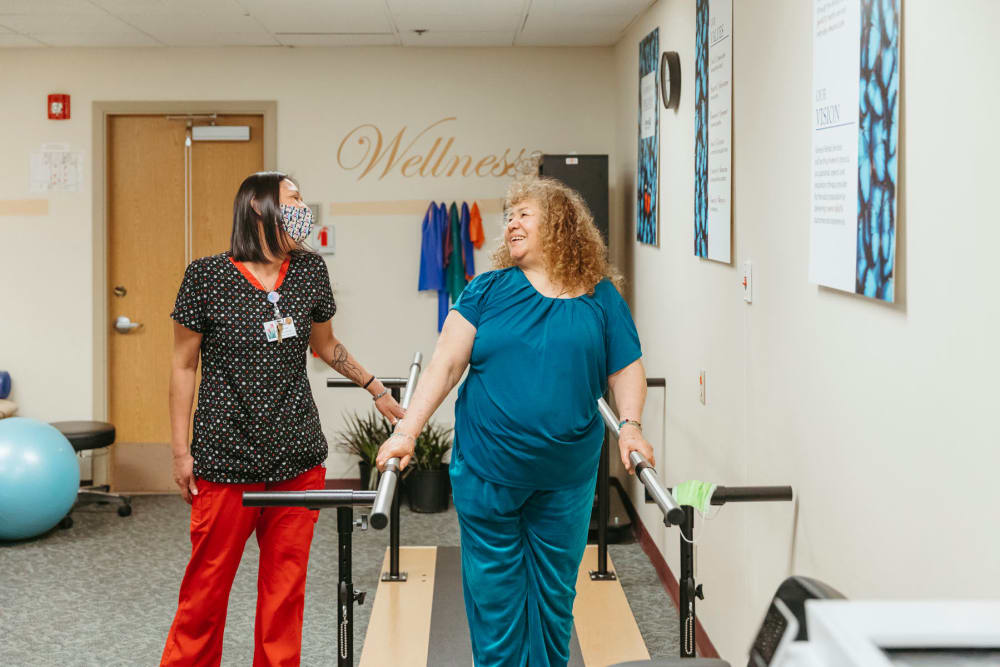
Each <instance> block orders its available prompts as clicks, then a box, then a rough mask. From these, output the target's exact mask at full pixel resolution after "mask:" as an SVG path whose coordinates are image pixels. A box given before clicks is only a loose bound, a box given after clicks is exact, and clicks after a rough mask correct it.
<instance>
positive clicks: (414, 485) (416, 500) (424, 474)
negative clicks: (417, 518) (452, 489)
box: [405, 422, 451, 512]
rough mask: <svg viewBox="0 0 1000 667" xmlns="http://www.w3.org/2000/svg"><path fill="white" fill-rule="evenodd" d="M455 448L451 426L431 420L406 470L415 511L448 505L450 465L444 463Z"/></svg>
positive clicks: (407, 482)
mask: <svg viewBox="0 0 1000 667" xmlns="http://www.w3.org/2000/svg"><path fill="white" fill-rule="evenodd" d="M450 449H451V429H450V428H445V427H443V426H440V425H438V424H435V423H433V422H428V424H427V425H426V426H425V427H424V430H423V431H421V432H420V435H419V436H418V437H417V441H416V444H415V446H414V448H413V460H412V462H411V463H410V465H409V466H407V469H406V471H405V480H406V493H407V496H408V498H409V502H410V509H411V510H412V511H414V512H443V511H445V510H446V509H448V492H449V483H448V467H447V466H445V465H444V464H443V463H442V459H443V458H444V455H445V454H447V453H448V450H450Z"/></svg>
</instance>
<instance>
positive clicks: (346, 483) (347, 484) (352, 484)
mask: <svg viewBox="0 0 1000 667" xmlns="http://www.w3.org/2000/svg"><path fill="white" fill-rule="evenodd" d="M326 488H327V489H350V490H351V491H360V490H361V480H359V479H358V478H357V477H355V478H353V479H328V480H326Z"/></svg>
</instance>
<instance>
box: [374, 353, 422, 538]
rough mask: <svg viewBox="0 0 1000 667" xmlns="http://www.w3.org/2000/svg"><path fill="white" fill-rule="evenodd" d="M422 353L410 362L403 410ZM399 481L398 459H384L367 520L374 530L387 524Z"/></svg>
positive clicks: (418, 374) (411, 390)
mask: <svg viewBox="0 0 1000 667" xmlns="http://www.w3.org/2000/svg"><path fill="white" fill-rule="evenodd" d="M422 361H423V355H422V354H421V353H420V352H417V353H416V354H415V355H414V356H413V363H412V364H410V376H409V378H407V380H406V387H405V388H404V389H403V400H402V401H400V403H399V405H400V407H401V408H403V410H406V409H407V408H408V407H410V400H411V399H412V398H413V392H414V390H415V389H416V388H417V378H419V377H420V363H421V362H422ZM398 482H399V459H398V458H395V457H393V458H391V459H389V460H388V461H386V464H385V470H384V471H383V472H382V477H381V479H379V483H378V491H377V492H376V493H375V503H374V504H373V505H372V512H371V516H370V517H368V522H369V524H371V527H372V528H374V529H376V530H382V529H383V528H385V527H386V526H388V525H389V512H390V511H391V509H392V501H393V498H395V496H396V488H397V486H398Z"/></svg>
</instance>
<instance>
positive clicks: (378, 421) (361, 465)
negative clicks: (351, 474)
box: [337, 410, 392, 490]
mask: <svg viewBox="0 0 1000 667" xmlns="http://www.w3.org/2000/svg"><path fill="white" fill-rule="evenodd" d="M344 419H345V421H346V422H347V426H346V427H345V428H344V430H342V431H340V432H339V433H338V434H337V436H338V438H339V440H338V441H337V447H338V448H339V449H341V450H342V451H345V452H349V453H351V454H354V455H355V456H357V457H358V459H359V461H358V471H359V473H360V474H359V478H360V488H361V489H362V490H372V489H375V488H376V487H377V486H378V469H377V468H376V467H375V457H376V456H378V448H379V446H380V445H381V444H382V443H383V442H384V441H385V440H386V438H388V437H389V435H390V434H391V433H392V427H391V426H390V425H389V420H388V419H386V418H385V417H383V416H382V415H381V414H379V413H377V412H375V410H372V411H371V413H370V414H367V415H364V416H362V415H359V414H357V413H355V414H352V415H347V416H345V418H344Z"/></svg>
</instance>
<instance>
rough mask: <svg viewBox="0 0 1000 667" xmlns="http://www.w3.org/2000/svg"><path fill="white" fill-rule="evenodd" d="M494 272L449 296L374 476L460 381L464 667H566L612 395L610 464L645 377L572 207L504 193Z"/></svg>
mask: <svg viewBox="0 0 1000 667" xmlns="http://www.w3.org/2000/svg"><path fill="white" fill-rule="evenodd" d="M505 210H506V212H507V224H506V227H505V229H504V237H503V242H502V244H501V246H500V248H499V249H498V250H497V252H496V253H495V255H494V263H495V265H496V270H493V271H489V272H486V273H483V274H481V275H479V276H477V277H476V278H475V279H473V280H472V282H470V283H469V284H468V286H467V287H466V288H465V291H464V292H462V296H461V298H460V299H459V300H458V302H457V303H456V304H455V305H454V307H453V309H452V311H453V312H451V313H449V314H448V318H447V319H446V320H445V324H444V328H443V329H442V331H441V336H440V338H439V339H438V342H437V347H436V349H435V351H434V356H433V358H432V359H431V363H430V364H429V365H428V367H427V370H426V371H425V372H424V374H423V376H422V377H421V380H420V384H419V385H418V387H417V390H416V392H415V393H414V396H413V399H412V401H411V404H410V409H409V411H408V412H407V414H406V416H405V417H404V418H403V419H402V420H401V421H400V422H399V424H398V425H397V427H396V430H395V432H394V433H393V435H392V437H390V438H389V439H388V440H386V441H385V442H384V443H383V444H382V448H381V450H380V451H379V455H378V461H377V463H378V466H379V469H382V468H383V467H384V465H385V462H386V461H388V460H389V459H390V458H392V457H398V458H399V459H400V465H401V467H404V468H405V467H406V465H407V464H408V463H409V461H410V459H411V457H412V456H413V446H414V438H415V437H416V435H417V434H418V433H419V432H420V430H421V429H422V428H423V426H424V424H425V423H426V422H427V420H428V419H429V418H430V416H431V415H432V414H433V413H434V411H435V410H436V409H437V407H438V406H439V405H440V404H441V401H442V400H443V399H444V397H445V396H446V395H447V394H448V392H449V391H451V389H452V388H453V387H454V386H455V385H456V384H457V383H458V381H459V380H460V379H461V377H462V375H463V373H464V372H465V370H466V368H468V370H469V374H468V377H467V378H466V380H465V382H464V383H463V385H462V387H461V389H460V390H459V394H458V401H457V403H456V404H455V446H454V451H453V453H452V459H451V469H450V472H451V481H452V491H453V494H454V499H455V509H456V510H457V512H458V518H459V523H460V526H461V539H462V582H463V587H464V593H465V606H466V613H467V615H468V620H469V630H470V635H471V637H472V650H473V655H474V657H475V662H476V665H482V666H489V667H494V666H500V665H503V666H507V665H510V666H512V667H520V666H523V665H530V666H531V667H542V666H548V665H565V664H566V663H567V661H568V660H569V640H570V633H571V630H572V626H573V599H574V597H575V595H576V590H575V586H576V578H577V572H578V570H579V567H580V561H581V559H582V558H583V551H584V547H585V546H586V541H587V530H588V527H589V523H590V511H591V506H592V503H593V495H594V484H595V481H596V477H597V465H598V459H599V457H600V452H601V444H602V441H603V437H604V426H603V423H602V421H601V417H600V415H599V414H598V411H597V399H598V398H599V397H600V396H602V395H603V394H604V393H605V391H606V390H607V388H608V387H609V386H610V387H611V389H612V391H614V394H615V402H616V404H617V407H618V410H619V413H620V415H621V417H622V419H623V420H624V421H623V423H622V427H621V437H620V438H619V441H618V443H619V449H620V454H621V459H622V463H623V464H624V465H625V467H626V468H629V472H632V471H631V466H630V464H629V461H628V454H629V452H630V451H632V450H635V451H638V452H640V453H642V454H643V456H645V457H646V458H647V459H649V460H650V461H651V462H653V451H652V448H651V447H650V446H649V443H647V442H646V440H645V438H643V436H642V430H641V424H640V422H641V416H642V408H643V403H644V401H645V395H646V378H645V371H644V370H643V367H642V362H641V356H642V352H641V349H640V346H639V337H638V334H637V333H636V329H635V324H634V323H633V322H632V316H631V314H630V313H629V309H628V306H627V305H626V304H625V301H624V300H623V299H622V297H621V295H620V294H619V293H618V290H617V289H616V287H615V285H614V284H613V281H615V280H616V275H615V273H614V270H613V268H612V267H611V266H610V265H609V264H608V262H607V259H606V256H607V250H606V248H605V246H604V242H603V241H602V239H601V236H600V234H599V233H598V231H597V228H596V227H595V226H594V223H593V219H592V217H591V215H590V212H589V211H588V210H587V207H586V205H585V204H584V203H583V200H582V199H581V198H580V196H579V195H578V194H577V193H576V192H574V191H573V190H571V189H569V188H567V187H566V186H565V185H563V184H561V183H559V182H558V181H555V180H552V179H537V180H534V181H531V182H529V183H516V184H515V185H513V186H512V187H511V189H510V191H509V192H508V195H507V199H506V202H505Z"/></svg>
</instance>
